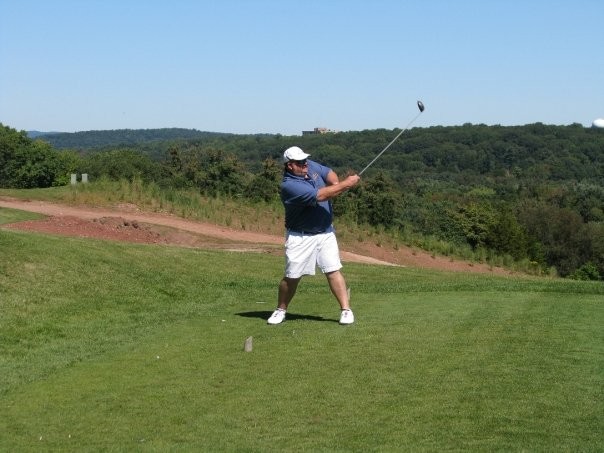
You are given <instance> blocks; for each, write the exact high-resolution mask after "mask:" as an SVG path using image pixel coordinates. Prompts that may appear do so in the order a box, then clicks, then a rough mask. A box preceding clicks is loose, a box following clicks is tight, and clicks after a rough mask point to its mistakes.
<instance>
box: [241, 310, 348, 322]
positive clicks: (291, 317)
mask: <svg viewBox="0 0 604 453" xmlns="http://www.w3.org/2000/svg"><path fill="white" fill-rule="evenodd" d="M272 313H273V312H272V311H264V310H263V311H244V312H241V313H235V314H236V315H237V316H241V317H243V318H258V319H262V320H264V321H266V320H267V319H268V318H269V317H270V315H271V314H272ZM299 320H304V321H321V322H336V323H337V322H339V321H338V320H337V319H328V318H324V317H323V316H314V315H298V314H296V313H290V312H287V316H286V318H285V321H286V322H287V321H299Z"/></svg>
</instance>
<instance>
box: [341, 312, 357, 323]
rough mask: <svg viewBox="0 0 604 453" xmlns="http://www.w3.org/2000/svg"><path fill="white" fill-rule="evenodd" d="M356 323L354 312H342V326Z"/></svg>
mask: <svg viewBox="0 0 604 453" xmlns="http://www.w3.org/2000/svg"><path fill="white" fill-rule="evenodd" d="M353 322H354V314H353V313H352V310H350V309H348V310H342V312H341V313H340V324H343V325H347V324H352V323H353Z"/></svg>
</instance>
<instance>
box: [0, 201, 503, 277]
mask: <svg viewBox="0 0 604 453" xmlns="http://www.w3.org/2000/svg"><path fill="white" fill-rule="evenodd" d="M0 207H4V208H12V209H19V210H23V211H29V212H36V213H39V214H43V215H46V216H48V217H47V218H45V219H42V220H35V221H25V222H19V223H14V224H9V225H4V226H3V227H4V228H11V229H18V230H29V231H38V232H45V233H52V234H63V235H68V236H77V237H92V238H100V239H106V240H118V241H128V242H139V243H151V244H171V245H179V246H185V247H197V248H219V249H224V250H231V251H255V252H262V253H271V254H279V255H281V254H282V253H283V237H281V236H275V235H270V234H263V233H254V232H248V231H240V230H235V229H231V228H226V227H221V226H218V225H214V224H210V223H205V222H198V221H193V220H186V219H183V218H180V217H176V216H173V215H167V214H160V213H152V212H144V211H140V210H139V209H138V208H137V207H136V206H133V205H127V204H124V205H118V206H115V207H113V208H110V209H109V208H94V207H81V206H69V205H62V204H56V203H49V202H45V201H35V200H31V201H29V200H27V201H23V200H18V199H14V198H9V197H0ZM341 255H342V260H343V261H345V262H346V261H348V262H356V263H365V264H379V265H389V266H411V267H422V268H432V269H442V270H448V271H458V272H480V273H490V274H509V272H508V271H505V270H503V269H500V268H492V267H490V266H488V265H483V264H475V263H467V262H461V261H453V260H451V259H449V258H446V257H435V256H432V255H430V254H428V253H425V252H421V251H417V250H411V249H409V248H400V249H399V250H387V249H384V248H382V247H378V246H375V245H371V244H367V243H361V244H358V246H355V247H354V251H352V250H342V251H341Z"/></svg>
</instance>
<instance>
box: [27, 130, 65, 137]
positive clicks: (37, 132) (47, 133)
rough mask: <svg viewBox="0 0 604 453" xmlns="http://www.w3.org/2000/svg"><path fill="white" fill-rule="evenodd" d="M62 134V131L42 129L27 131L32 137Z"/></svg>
mask: <svg viewBox="0 0 604 453" xmlns="http://www.w3.org/2000/svg"><path fill="white" fill-rule="evenodd" d="M54 134H60V132H41V131H27V136H28V137H29V138H31V139H36V138H39V137H43V136H46V135H54Z"/></svg>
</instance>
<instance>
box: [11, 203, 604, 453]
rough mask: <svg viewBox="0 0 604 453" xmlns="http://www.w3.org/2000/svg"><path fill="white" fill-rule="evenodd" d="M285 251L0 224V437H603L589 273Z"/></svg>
mask: <svg viewBox="0 0 604 453" xmlns="http://www.w3.org/2000/svg"><path fill="white" fill-rule="evenodd" d="M0 212H1V213H2V215H0V217H2V216H5V215H6V211H5V210H0ZM282 265H283V260H282V259H281V258H279V257H272V256H268V255H264V254H253V253H249V254H241V253H229V252H216V251H202V250H191V249H183V248H177V247H167V246H156V245H132V244H122V243H114V242H107V241H98V240H87V239H78V238H62V237H56V236H50V235H42V234H35V233H25V232H15V231H9V230H3V229H1V228H0V311H1V313H2V316H0V433H2V434H1V435H0V451H133V450H134V451H162V452H163V451H250V452H252V451H258V452H260V451H262V452H264V451H363V452H366V451H442V450H458V451H459V450H463V451H521V450H525V451H544V452H545V451H594V452H595V451H601V448H602V434H601V433H602V427H603V426H604V398H603V394H602V393H603V392H602V390H603V385H602V383H603V382H604V331H603V329H602V325H604V285H602V284H601V283H599V282H583V281H566V280H561V279H546V278H539V279H538V278H502V277H494V276H485V275H477V274H460V273H455V274H454V273H442V272H435V271H426V270H419V269H411V268H391V267H380V266H366V265H355V264H348V265H347V266H346V267H345V273H346V276H347V280H348V283H349V285H350V286H351V291H352V302H353V308H354V309H355V314H356V318H357V322H356V323H355V324H354V325H352V326H349V327H342V326H339V325H338V323H337V320H338V313H337V311H338V310H337V306H336V303H335V301H334V300H333V297H332V295H331V294H330V293H329V289H328V287H327V285H326V283H325V281H324V278H323V277H322V276H316V277H314V278H307V279H305V280H304V281H303V282H302V284H301V286H300V288H299V292H298V295H297V296H296V299H295V300H294V302H293V304H292V307H291V309H290V315H289V318H288V320H287V321H286V322H285V323H284V324H282V325H279V326H267V325H266V317H267V316H268V315H269V314H270V312H271V311H272V309H273V308H274V305H275V298H276V290H277V283H278V280H279V279H280V277H281V273H282ZM249 336H252V337H253V351H252V352H244V351H243V343H244V341H245V339H246V338H247V337H249Z"/></svg>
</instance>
